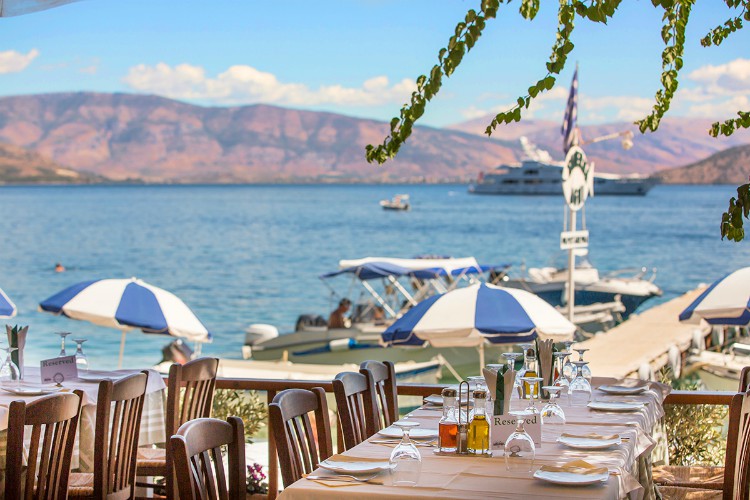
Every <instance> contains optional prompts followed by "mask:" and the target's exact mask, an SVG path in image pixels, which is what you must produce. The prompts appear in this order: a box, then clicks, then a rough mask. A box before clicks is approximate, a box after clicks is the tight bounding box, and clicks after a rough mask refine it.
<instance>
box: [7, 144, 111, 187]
mask: <svg viewBox="0 0 750 500" xmlns="http://www.w3.org/2000/svg"><path fill="white" fill-rule="evenodd" d="M106 180H107V179H106V178H104V177H102V176H98V175H93V174H89V173H86V172H79V171H75V170H71V169H70V168H67V167H64V166H62V165H60V164H58V163H55V162H54V161H52V160H50V159H49V158H45V157H43V156H42V155H40V154H38V153H35V152H33V151H29V150H27V149H23V148H20V147H18V146H12V145H10V144H0V184H38V183H46V184H92V183H99V182H104V181H106Z"/></svg>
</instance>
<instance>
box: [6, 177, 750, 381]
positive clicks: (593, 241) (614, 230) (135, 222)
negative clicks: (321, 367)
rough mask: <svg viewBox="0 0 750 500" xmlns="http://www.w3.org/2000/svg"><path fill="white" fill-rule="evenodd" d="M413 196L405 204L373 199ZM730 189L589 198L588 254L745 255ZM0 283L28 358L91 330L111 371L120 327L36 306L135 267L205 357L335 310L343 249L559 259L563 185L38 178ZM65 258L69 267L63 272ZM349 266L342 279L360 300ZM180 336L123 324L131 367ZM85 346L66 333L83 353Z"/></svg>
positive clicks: (596, 258)
mask: <svg viewBox="0 0 750 500" xmlns="http://www.w3.org/2000/svg"><path fill="white" fill-rule="evenodd" d="M396 193H409V194H410V195H411V202H412V210H411V211H409V212H390V211H384V210H382V209H381V208H380V206H379V205H378V201H379V200H381V199H384V198H390V197H392V196H393V195H394V194H396ZM733 193H734V187H732V186H657V187H655V188H654V189H653V190H652V191H651V192H650V193H649V194H648V195H647V196H645V197H606V196H601V197H595V198H593V199H590V200H589V201H588V202H587V204H586V223H587V227H588V229H589V230H590V233H591V236H590V255H589V257H590V260H591V261H592V263H593V264H594V265H595V266H597V267H598V268H599V269H600V271H602V273H605V272H606V271H610V270H614V269H617V268H623V267H641V266H645V267H648V268H652V267H656V268H657V269H658V274H657V277H656V283H657V284H658V285H659V286H660V287H661V288H662V289H664V296H663V297H661V298H658V299H653V300H651V301H649V302H647V303H646V304H645V306H644V307H649V306H653V305H655V304H658V303H659V302H661V301H664V300H668V299H670V298H674V297H676V296H677V295H679V294H682V293H684V292H685V291H687V290H690V289H692V288H694V287H695V286H696V285H698V284H699V283H702V282H710V281H713V280H715V279H717V278H719V277H721V276H723V275H724V274H726V273H728V272H730V271H732V270H734V269H736V268H739V267H743V266H748V265H750V244H748V243H747V242H742V243H734V242H729V241H726V240H725V241H721V239H720V237H719V222H720V218H721V213H722V211H723V210H724V209H726V207H727V204H728V199H729V197H730V196H731V195H732V194H733ZM0 210H2V212H1V213H2V216H0V235H1V236H2V242H0V287H2V288H3V289H4V290H5V292H6V293H7V294H8V295H9V296H10V297H11V299H12V300H13V301H15V303H16V305H17V306H18V316H17V317H16V318H13V319H10V320H7V321H5V322H6V323H8V324H21V325H30V329H29V337H28V341H27V348H26V358H27V363H38V361H39V360H40V359H44V358H48V357H53V356H56V355H57V354H58V352H59V348H60V341H59V337H58V336H57V335H55V334H54V332H56V331H59V330H67V331H71V332H74V335H72V336H71V337H69V339H72V338H74V337H77V336H81V337H85V338H88V339H89V341H88V342H87V343H86V344H85V351H86V352H87V354H88V356H89V360H90V364H91V368H92V369H97V368H99V369H107V368H114V367H115V366H116V363H117V354H118V350H119V340H120V335H119V332H118V331H116V330H113V329H107V328H103V327H97V326H94V325H91V324H89V323H87V322H83V321H75V320H71V319H68V318H64V317H56V316H52V315H50V314H48V313H41V312H38V311H37V306H38V304H39V302H40V301H42V300H44V299H45V298H47V297H49V296H50V295H52V294H54V293H56V292H58V291H59V290H61V289H63V288H65V287H67V286H69V285H71V284H74V283H76V282H79V281H84V280H92V279H98V278H129V277H131V276H136V277H138V278H141V279H143V280H145V281H147V282H149V283H151V284H153V285H156V286H159V287H162V288H165V289H167V290H170V291H172V292H174V293H175V294H176V295H178V296H179V297H180V298H182V299H183V300H184V301H185V302H186V303H187V304H188V306H189V307H191V308H192V309H193V311H194V312H195V313H196V314H197V315H198V317H199V318H200V319H201V320H202V321H203V322H204V323H205V325H206V326H207V327H208V328H209V330H211V332H212V333H213V334H214V341H213V343H212V344H210V345H207V346H205V347H204V353H208V354H212V355H218V356H225V357H240V349H241V346H242V344H243V340H244V332H243V330H244V329H245V328H246V327H247V325H249V324H250V323H270V324H273V325H276V326H277V327H278V328H279V330H280V331H282V332H283V331H289V330H291V329H292V328H293V326H294V323H295V321H296V318H297V316H298V315H299V314H301V313H314V314H321V315H323V316H327V314H328V313H329V312H330V310H332V309H333V308H334V307H335V302H337V301H338V300H339V298H340V296H333V295H332V294H331V293H330V290H329V289H328V288H327V287H326V286H325V285H324V284H323V283H322V282H321V281H320V280H319V278H318V276H320V275H321V274H323V273H326V272H329V271H333V270H335V269H336V268H337V263H338V261H339V259H344V258H346V259H353V258H359V257H365V256H394V257H412V256H414V255H419V254H435V255H452V256H475V257H476V258H477V259H478V260H479V262H480V263H487V264H504V263H508V264H513V265H514V267H515V268H516V269H519V268H520V266H521V265H524V264H525V265H526V266H527V267H535V266H543V265H548V264H549V263H550V260H551V259H552V258H554V257H558V256H561V255H562V252H561V251H560V249H559V239H560V235H559V233H560V231H561V230H562V225H563V219H564V210H563V200H562V196H560V197H555V196H539V197H522V196H477V195H469V194H468V193H467V189H466V186H465V185H409V186H397V185H303V186H298V185H281V186H279V185H273V186H270V185H253V186H244V185H243V186H33V187H3V188H2V189H0ZM56 262H61V263H62V264H63V265H64V266H65V267H66V268H67V271H66V272H63V273H55V272H54V266H55V263H56ZM348 283H349V282H348V280H347V279H346V278H337V281H335V282H333V283H332V284H333V285H334V287H335V288H336V289H337V290H338V291H339V292H340V293H341V296H343V295H348V296H349V297H350V298H356V297H357V295H358V294H359V290H358V289H351V290H350V289H349V287H348ZM169 340H171V339H170V338H169V337H166V336H161V335H144V334H142V333H140V332H137V331H134V332H131V333H129V334H128V337H127V344H126V356H125V364H126V365H127V366H139V367H142V366H150V365H151V364H154V363H156V362H158V361H159V360H160V359H161V353H160V349H161V347H162V346H164V345H165V344H166V343H167V342H169ZM74 347H75V344H74V343H73V342H69V343H68V351H69V352H70V353H71V354H72V353H73V352H74Z"/></svg>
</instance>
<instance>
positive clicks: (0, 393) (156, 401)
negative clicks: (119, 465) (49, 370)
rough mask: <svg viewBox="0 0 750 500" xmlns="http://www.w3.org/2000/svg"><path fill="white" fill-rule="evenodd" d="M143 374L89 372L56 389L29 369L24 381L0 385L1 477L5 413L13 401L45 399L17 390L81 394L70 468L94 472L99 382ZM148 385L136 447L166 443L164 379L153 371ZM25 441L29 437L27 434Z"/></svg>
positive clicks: (4, 445) (31, 368)
mask: <svg viewBox="0 0 750 500" xmlns="http://www.w3.org/2000/svg"><path fill="white" fill-rule="evenodd" d="M141 371H143V370H137V369H128V370H110V371H103V370H88V371H86V372H82V373H80V377H81V378H76V379H70V380H65V381H63V382H62V383H61V384H60V386H59V387H56V386H53V385H49V384H44V385H43V384H41V373H40V369H39V367H34V366H29V367H26V368H25V370H24V379H23V380H21V381H19V382H18V383H17V384H13V385H7V386H6V385H0V473H2V476H4V471H5V459H6V451H7V434H8V433H7V430H8V412H9V405H10V403H11V402H12V401H16V400H23V401H26V402H27V403H29V402H32V401H34V400H35V399H39V398H41V397H44V396H45V395H40V394H37V395H28V396H27V395H19V394H14V393H13V392H14V391H16V389H22V390H23V391H29V392H32V391H35V390H37V389H38V390H39V391H40V392H50V393H51V391H56V392H73V391H74V390H80V391H82V392H83V401H82V405H81V416H80V419H79V428H78V433H77V434H76V440H75V446H74V448H73V458H72V461H71V468H72V469H75V470H78V471H80V472H93V470H94V430H95V428H96V402H97V396H98V393H99V382H100V381H101V380H104V379H109V380H117V379H119V378H123V377H126V376H128V375H132V374H135V373H140V372H141ZM146 371H147V372H148V381H147V384H146V396H145V398H144V404H143V416H142V419H141V427H140V434H139V446H148V445H152V444H156V443H163V442H164V441H165V434H166V431H165V422H164V415H165V412H164V407H165V404H166V385H165V384H164V379H163V376H162V375H161V374H160V373H159V372H157V371H155V370H146ZM26 434H27V435H26V436H25V439H26V440H27V441H28V438H29V437H30V436H29V435H28V434H29V432H28V431H27V433H26Z"/></svg>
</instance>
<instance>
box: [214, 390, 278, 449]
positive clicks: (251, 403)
mask: <svg viewBox="0 0 750 500" xmlns="http://www.w3.org/2000/svg"><path fill="white" fill-rule="evenodd" d="M211 416H212V417H213V418H218V419H221V420H226V419H227V417H230V416H235V417H240V418H241V419H242V422H243V424H245V441H247V442H248V443H252V442H253V441H252V438H253V436H255V434H257V433H258V431H259V430H260V429H261V428H263V427H264V426H265V425H266V419H267V416H268V408H266V403H265V401H264V400H263V398H261V397H260V396H259V395H258V393H257V392H255V391H230V390H224V389H217V390H216V393H215V394H214V404H213V408H212V410H211Z"/></svg>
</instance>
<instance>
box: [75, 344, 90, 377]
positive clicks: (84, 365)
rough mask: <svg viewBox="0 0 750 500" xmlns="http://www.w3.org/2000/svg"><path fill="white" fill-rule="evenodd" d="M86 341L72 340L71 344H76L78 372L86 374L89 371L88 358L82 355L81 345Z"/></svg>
mask: <svg viewBox="0 0 750 500" xmlns="http://www.w3.org/2000/svg"><path fill="white" fill-rule="evenodd" d="M87 340H88V339H73V342H75V343H76V345H77V347H76V366H77V367H78V370H81V371H84V372H87V371H89V358H87V357H86V355H85V354H84V353H83V343H84V342H86V341H87Z"/></svg>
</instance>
